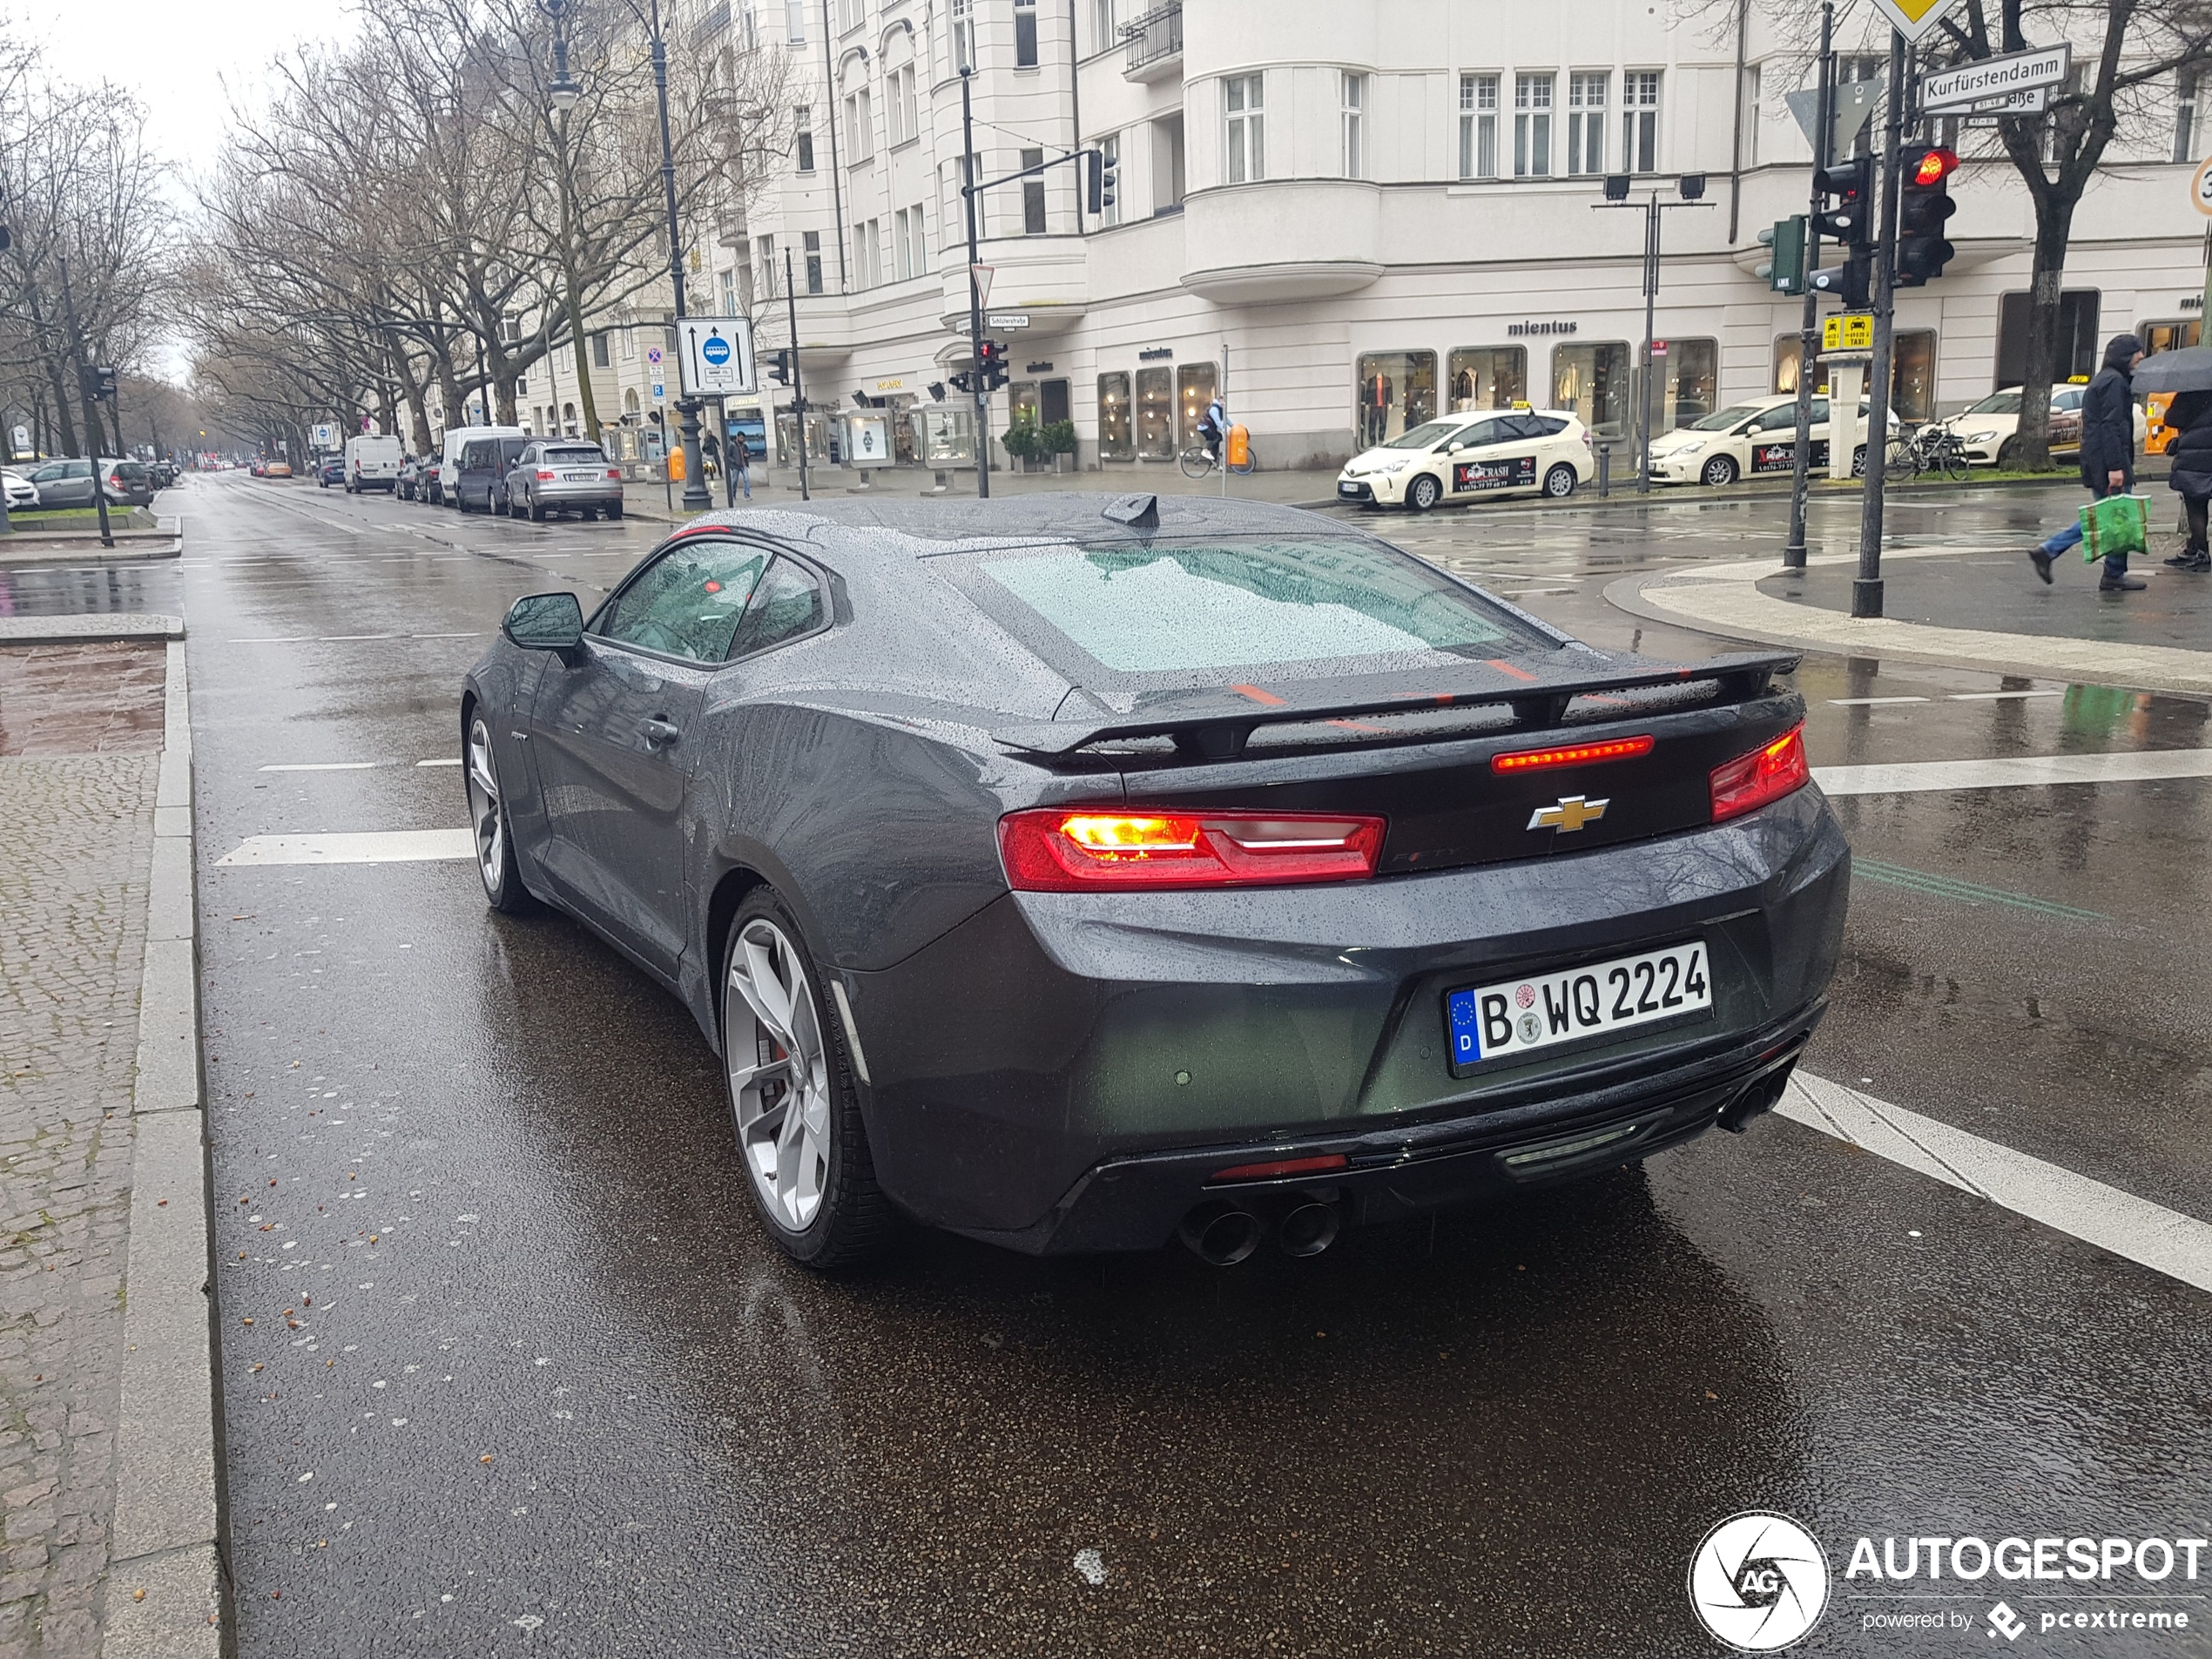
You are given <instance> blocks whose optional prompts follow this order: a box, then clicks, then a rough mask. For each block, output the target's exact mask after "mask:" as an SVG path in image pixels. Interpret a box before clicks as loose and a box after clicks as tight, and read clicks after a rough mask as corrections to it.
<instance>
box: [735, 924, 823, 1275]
mask: <svg viewBox="0 0 2212 1659" xmlns="http://www.w3.org/2000/svg"><path fill="white" fill-rule="evenodd" d="M819 1007H820V1005H819V1003H818V1002H817V1001H815V998H814V991H813V987H812V986H811V985H810V984H808V982H807V979H806V968H805V966H804V965H803V963H802V961H801V958H800V953H799V948H798V947H797V946H796V945H794V944H793V942H792V940H791V938H790V936H789V935H788V934H786V933H785V932H784V930H783V929H782V928H781V927H778V926H777V925H776V924H775V922H773V921H770V920H769V919H768V918H767V917H765V916H754V917H753V918H752V919H751V920H750V921H745V922H744V923H742V924H741V925H740V927H739V929H738V936H737V939H736V941H735V942H734V943H733V944H732V948H731V951H730V974H729V981H728V987H727V990H726V991H725V1000H724V1008H725V1020H724V1022H723V1030H724V1050H725V1055H726V1059H727V1062H728V1066H729V1073H730V1099H731V1102H732V1109H733V1110H734V1111H735V1112H736V1114H737V1127H738V1150H739V1152H740V1154H741V1155H742V1156H743V1157H744V1158H745V1170H746V1173H748V1174H749V1175H751V1176H752V1185H753V1190H754V1191H755V1192H756V1193H757V1194H758V1195H759V1198H760V1203H761V1206H762V1208H764V1209H765V1210H766V1211H767V1212H768V1214H769V1216H770V1217H771V1218H772V1219H773V1220H774V1221H775V1223H776V1224H777V1225H778V1226H779V1227H781V1228H782V1229H784V1230H785V1231H786V1232H794V1233H796V1232H804V1231H806V1228H807V1227H808V1226H809V1225H810V1224H812V1223H813V1219H814V1217H815V1216H816V1214H817V1213H818V1212H819V1211H820V1209H821V1207H822V1197H823V1194H824V1192H825V1191H826V1189H827V1187H828V1184H829V1173H830V1170H829V1160H830V1065H829V1056H828V1055H827V1053H826V1046H825V1044H824V1042H823V1037H822V1028H821V1015H820V1012H819Z"/></svg>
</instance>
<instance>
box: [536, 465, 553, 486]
mask: <svg viewBox="0 0 2212 1659" xmlns="http://www.w3.org/2000/svg"><path fill="white" fill-rule="evenodd" d="M537 482H540V483H541V484H550V483H551V482H553V475H552V474H551V473H550V472H546V471H544V470H543V469H540V470H539V472H538V475H537Z"/></svg>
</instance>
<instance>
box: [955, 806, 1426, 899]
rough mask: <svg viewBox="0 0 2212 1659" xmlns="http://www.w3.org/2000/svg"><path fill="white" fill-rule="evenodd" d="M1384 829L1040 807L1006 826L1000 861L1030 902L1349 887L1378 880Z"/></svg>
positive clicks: (1289, 819)
mask: <svg viewBox="0 0 2212 1659" xmlns="http://www.w3.org/2000/svg"><path fill="white" fill-rule="evenodd" d="M1383 821H1384V820H1383V819H1379V818H1355V817H1351V816H1348V815H1347V816H1334V815H1324V814H1321V813H1128V812H1104V811H1092V810H1089V809H1087V808H1082V807H1076V808H1072V809H1071V808H1069V807H1064V806H1050V807H1038V808H1035V809H1033V810H1031V811H1028V812H1020V813H1008V814H1007V815H1006V816H1005V817H1004V818H1001V819H999V853H1000V855H1001V857H1002V858H1003V859H1004V860H1005V862H1006V880H1007V885H1008V887H1012V888H1014V889H1015V891H1016V892H1020V893H1088V892H1096V891H1098V890H1100V889H1102V888H1130V887H1269V886H1280V885H1283V884H1285V883H1289V882H1303V881H1348V880H1358V879H1359V878H1360V877H1363V876H1370V875H1372V874H1373V873H1375V860H1377V858H1378V857H1379V856H1380V854H1381V853H1382V838H1383Z"/></svg>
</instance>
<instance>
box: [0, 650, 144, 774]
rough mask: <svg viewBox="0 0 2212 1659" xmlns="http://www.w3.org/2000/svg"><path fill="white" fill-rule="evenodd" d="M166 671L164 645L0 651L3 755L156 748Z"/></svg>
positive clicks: (70, 753) (0, 720)
mask: <svg viewBox="0 0 2212 1659" xmlns="http://www.w3.org/2000/svg"><path fill="white" fill-rule="evenodd" d="M167 671H168V670H167V659H166V654H165V651H164V650H163V648H162V646H161V645H160V644H158V643H154V644H131V643H129V642H127V641H103V642H100V643H98V644H83V645H20V646H17V647H14V648H13V649H10V650H0V755H84V754H116V753H142V752H147V751H151V750H155V749H158V748H160V747H161V690H162V684H163V680H164V678H165V675H166V673H167Z"/></svg>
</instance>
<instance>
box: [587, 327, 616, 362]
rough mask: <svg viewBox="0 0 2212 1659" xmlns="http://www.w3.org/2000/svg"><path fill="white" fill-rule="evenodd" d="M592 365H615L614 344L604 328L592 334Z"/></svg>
mask: <svg viewBox="0 0 2212 1659" xmlns="http://www.w3.org/2000/svg"><path fill="white" fill-rule="evenodd" d="M591 367H592V368H613V367H614V350H613V344H612V342H611V341H609V340H608V338H607V334H606V330H604V328H603V329H601V330H600V331H599V332H598V333H597V334H594V335H592V336H591Z"/></svg>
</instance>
